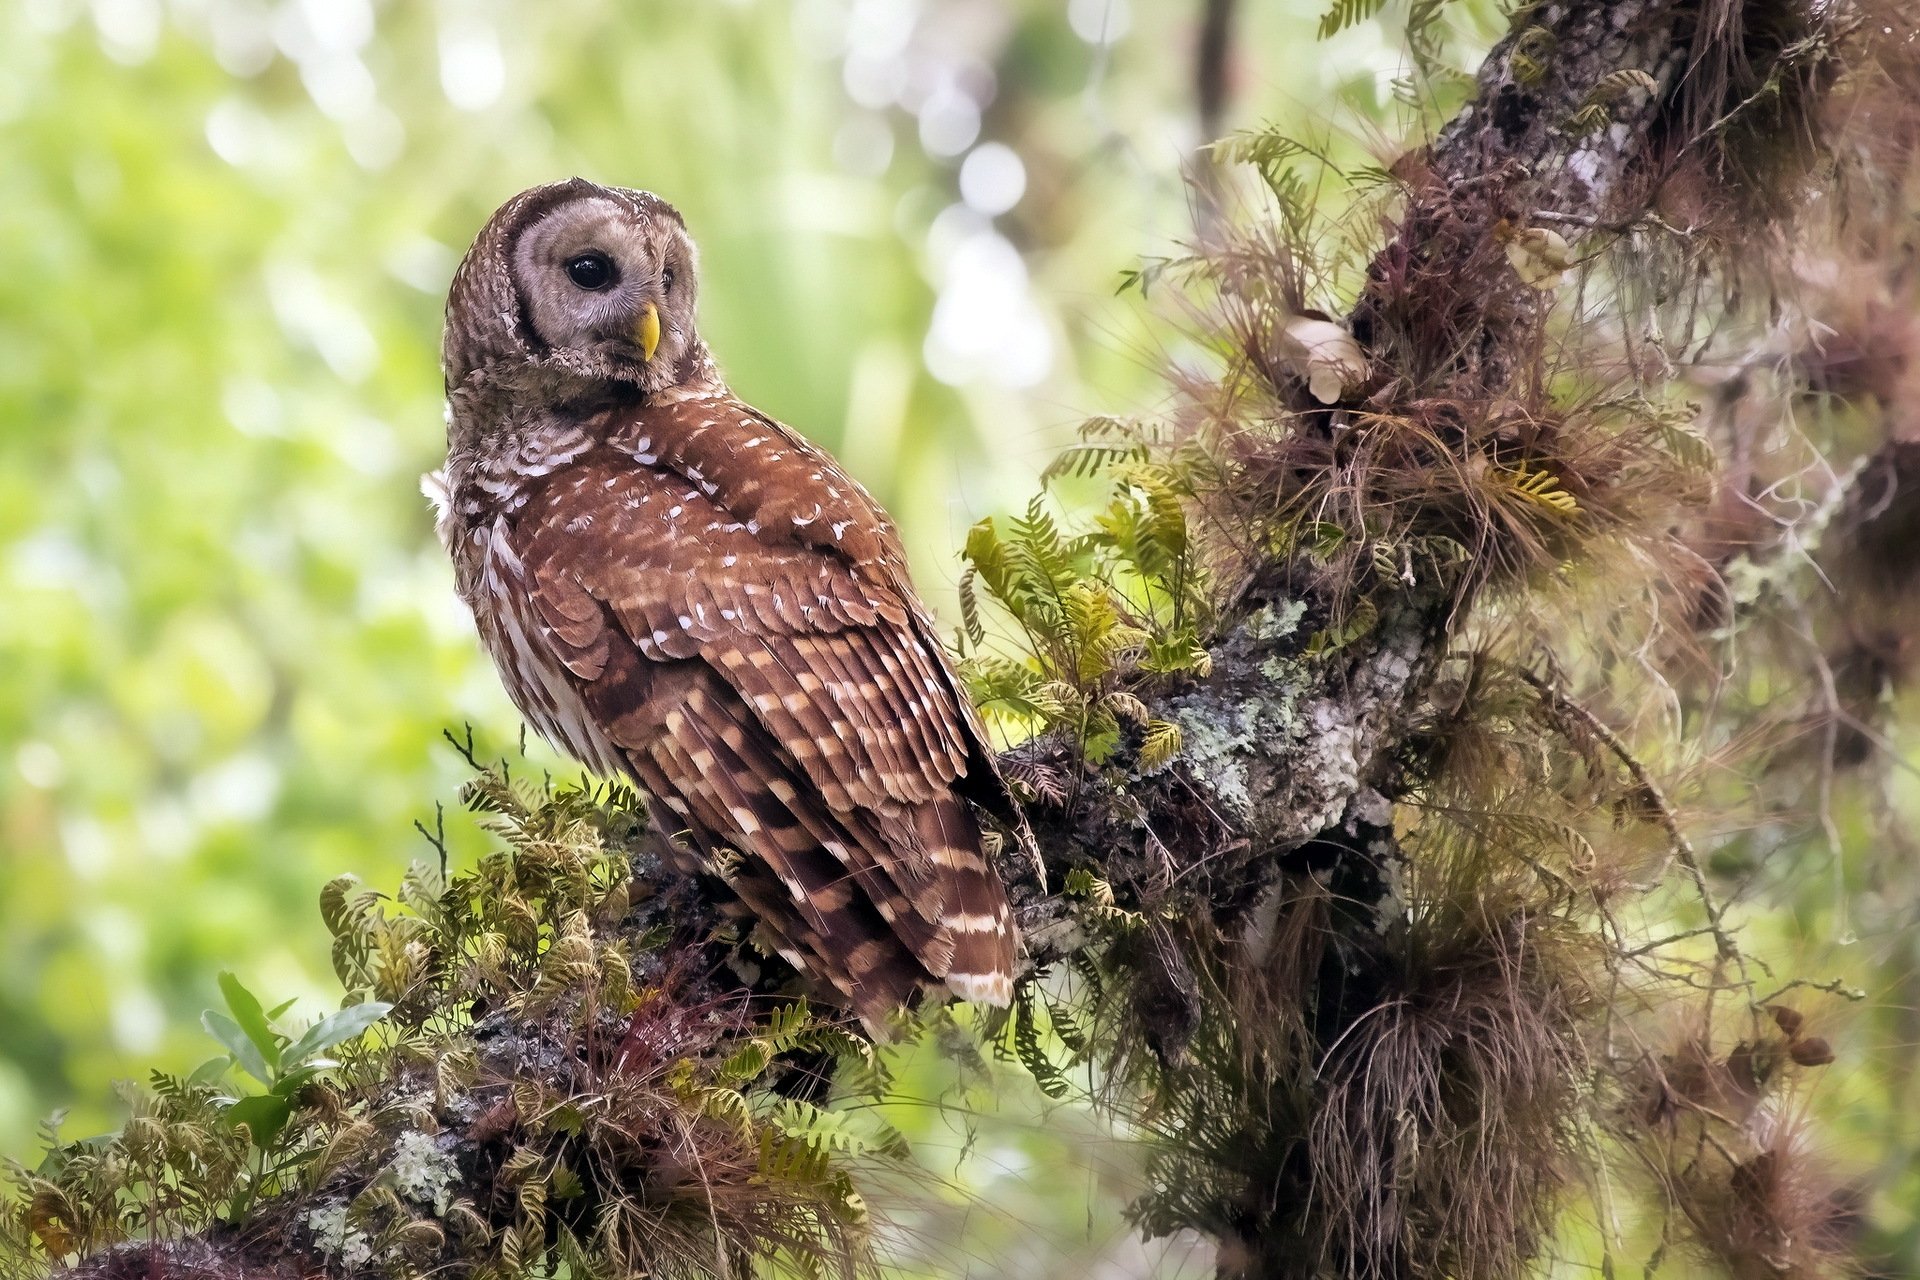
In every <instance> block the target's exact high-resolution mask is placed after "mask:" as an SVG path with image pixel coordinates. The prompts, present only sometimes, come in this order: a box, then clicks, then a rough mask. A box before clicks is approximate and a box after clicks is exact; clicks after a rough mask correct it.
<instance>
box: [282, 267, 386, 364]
mask: <svg viewBox="0 0 1920 1280" xmlns="http://www.w3.org/2000/svg"><path fill="white" fill-rule="evenodd" d="M267 298H268V300H269V301H270V302H271V303H272V304H273V313H274V318H275V319H277V320H278V321H279V322H280V328H281V329H282V331H284V332H285V333H287V334H288V335H290V336H292V337H294V338H297V339H300V340H301V341H304V342H306V343H307V344H308V345H309V346H311V347H312V348H313V349H314V350H315V351H317V352H319V354H320V358H321V359H322V360H324V361H326V362H327V366H328V367H329V368H330V369H332V370H333V371H334V373H336V374H338V375H339V376H340V378H341V379H342V380H343V381H346V382H351V383H357V382H361V381H363V380H364V379H365V378H366V376H367V375H368V374H370V373H372V372H373V367H374V365H375V364H376V363H378V362H379V359H380V345H379V344H378V343H377V342H375V341H374V338H373V332H372V331H371V330H370V329H368V328H367V324H366V321H364V320H362V319H361V318H360V313H359V312H358V311H356V310H354V309H353V307H351V306H349V305H348V304H347V303H346V301H345V300H343V299H342V298H340V297H339V296H338V295H337V294H335V293H334V292H333V290H332V289H331V288H330V287H329V286H328V284H327V282H326V281H325V280H323V279H322V278H321V277H320V276H319V275H318V274H317V273H316V272H314V271H313V270H312V269H311V268H310V267H306V266H301V265H298V264H294V263H288V262H276V263H272V264H269V266H268V267H267Z"/></svg>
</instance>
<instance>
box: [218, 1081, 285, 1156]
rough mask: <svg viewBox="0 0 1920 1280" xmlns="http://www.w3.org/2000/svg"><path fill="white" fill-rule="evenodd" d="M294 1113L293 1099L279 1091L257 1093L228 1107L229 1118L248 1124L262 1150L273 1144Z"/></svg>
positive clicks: (255, 1143) (256, 1144) (238, 1122)
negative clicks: (284, 1096) (280, 1093)
mask: <svg viewBox="0 0 1920 1280" xmlns="http://www.w3.org/2000/svg"><path fill="white" fill-rule="evenodd" d="M292 1114H293V1102H292V1100H291V1099H288V1098H283V1097H281V1096H280V1095H279V1094H277V1093H260V1094H255V1095H254V1096H253V1097H251V1098H242V1099H240V1100H239V1101H238V1102H236V1103H234V1104H233V1105H232V1106H230V1107H228V1108H227V1119H228V1120H231V1121H232V1122H233V1123H235V1124H244V1125H245V1126H247V1132H248V1133H250V1134H252V1135H253V1145H254V1146H256V1147H258V1148H260V1149H261V1150H262V1151H266V1150H268V1149H269V1148H271V1147H272V1146H273V1142H274V1139H276V1138H278V1137H279V1136H280V1131H281V1130H282V1129H284V1128H286V1127H287V1118H288V1117H289V1116H291V1115H292Z"/></svg>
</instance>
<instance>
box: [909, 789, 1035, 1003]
mask: <svg viewBox="0 0 1920 1280" xmlns="http://www.w3.org/2000/svg"><path fill="white" fill-rule="evenodd" d="M914 825H915V827H916V834H917V835H918V836H919V837H920V840H921V843H922V844H924V845H925V847H926V849H927V852H928V854H929V855H930V857H931V859H932V861H933V864H934V866H935V867H936V868H938V872H937V876H938V882H939V885H940V889H941V894H942V898H943V901H944V904H945V906H944V910H943V911H942V914H941V917H940V923H941V924H942V925H943V926H945V928H946V930H947V932H948V933H949V934H950V935H951V936H952V939H953V959H952V960H951V962H949V964H948V965H947V968H946V972H945V973H944V974H942V975H941V976H942V977H944V978H945V980H946V984H947V988H948V989H949V990H950V991H952V992H953V993H954V994H955V995H957V996H959V997H960V998H961V999H963V1000H977V1001H980V1002H981V1003H983V1004H993V1005H1001V1006H1005V1005H1008V1004H1011V1003H1012V1001H1013V964H1014V956H1013V951H1014V928H1013V913H1012V911H1011V910H1009V908H1008V906H1007V891H1006V888H1005V887H1004V886H1003V885H1002V884H1001V883H1000V877H999V876H998V875H996V874H995V873H994V869H993V866H992V864H991V863H989V862H988V861H987V857H986V853H985V851H984V849H983V848H982V845H981V839H980V827H979V825H978V824H977V823H976V822H975V821H974V817H973V814H972V813H971V812H969V811H968V809H967V807H966V805H965V804H963V803H962V802H961V801H960V800H959V799H957V798H956V797H954V796H951V795H948V796H942V797H941V798H939V799H938V800H935V801H934V802H933V803H932V804H927V805H921V806H920V807H919V808H918V809H916V810H915V812H914Z"/></svg>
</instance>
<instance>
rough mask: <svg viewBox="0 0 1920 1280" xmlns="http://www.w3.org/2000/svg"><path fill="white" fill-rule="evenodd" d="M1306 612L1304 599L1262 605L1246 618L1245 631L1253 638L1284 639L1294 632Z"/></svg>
mask: <svg viewBox="0 0 1920 1280" xmlns="http://www.w3.org/2000/svg"><path fill="white" fill-rule="evenodd" d="M1306 614H1307V603H1306V601H1304V600H1285V601H1282V602H1281V603H1279V604H1277V605H1275V604H1268V605H1262V606H1260V608H1259V609H1257V610H1255V611H1254V612H1253V614H1252V615H1251V616H1249V617H1248V618H1247V621H1246V633H1247V635H1248V636H1250V637H1251V638H1253V639H1255V640H1284V639H1286V638H1287V637H1288V636H1290V635H1292V634H1293V633H1294V631H1295V629H1296V628H1298V627H1299V625H1300V619H1302V618H1304V617H1305V616H1306Z"/></svg>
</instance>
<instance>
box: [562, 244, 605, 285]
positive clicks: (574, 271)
mask: <svg viewBox="0 0 1920 1280" xmlns="http://www.w3.org/2000/svg"><path fill="white" fill-rule="evenodd" d="M567 279H569V280H571V281H573V282H574V283H575V284H576V285H579V286H580V287H581V288H582V289H586V290H589V291H592V292H598V291H599V290H601V289H604V288H606V287H607V286H608V285H610V284H612V283H613V260H612V259H610V258H608V257H607V255H606V254H604V253H583V254H581V255H580V256H579V257H576V258H569V259H567Z"/></svg>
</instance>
